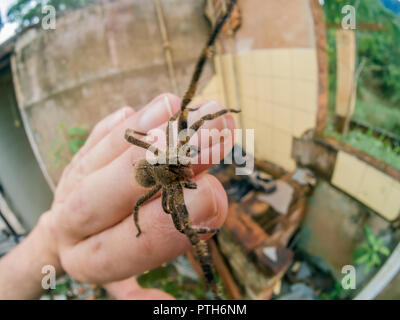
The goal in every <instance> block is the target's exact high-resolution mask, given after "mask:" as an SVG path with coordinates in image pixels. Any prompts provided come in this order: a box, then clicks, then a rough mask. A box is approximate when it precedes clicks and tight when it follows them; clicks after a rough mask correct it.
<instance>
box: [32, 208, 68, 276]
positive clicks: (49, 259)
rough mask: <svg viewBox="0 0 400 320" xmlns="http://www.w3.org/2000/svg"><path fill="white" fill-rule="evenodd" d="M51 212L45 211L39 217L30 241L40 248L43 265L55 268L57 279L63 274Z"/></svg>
mask: <svg viewBox="0 0 400 320" xmlns="http://www.w3.org/2000/svg"><path fill="white" fill-rule="evenodd" d="M52 221H53V219H52V212H51V211H47V212H45V213H43V214H42V215H41V217H40V218H39V221H38V223H37V225H36V227H35V228H34V229H33V230H32V232H31V233H32V238H33V239H32V240H33V241H34V242H36V243H37V245H38V246H40V248H41V249H40V253H41V256H42V258H41V260H42V261H43V262H46V263H44V265H51V266H53V267H54V268H55V270H56V274H57V277H59V276H61V275H63V274H64V271H63V269H62V266H61V262H60V255H59V250H58V245H57V239H56V235H57V233H56V232H57V230H55V228H54V227H53V224H52Z"/></svg>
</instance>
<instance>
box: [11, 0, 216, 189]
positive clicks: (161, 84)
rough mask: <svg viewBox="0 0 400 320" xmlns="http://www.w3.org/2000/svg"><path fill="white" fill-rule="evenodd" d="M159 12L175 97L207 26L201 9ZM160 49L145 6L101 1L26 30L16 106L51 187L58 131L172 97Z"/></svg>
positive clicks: (179, 3)
mask: <svg viewBox="0 0 400 320" xmlns="http://www.w3.org/2000/svg"><path fill="white" fill-rule="evenodd" d="M162 5H163V11H164V15H165V21H166V26H167V30H168V34H169V40H170V46H171V48H172V55H173V60H174V64H175V68H176V76H177V82H178V84H179V86H180V92H178V94H181V93H182V90H184V89H186V86H187V84H188V82H189V77H190V76H191V74H192V72H193V64H194V62H195V61H196V59H197V57H198V55H199V53H200V51H201V48H202V46H203V44H204V43H205V40H206V38H207V34H208V32H209V26H208V23H207V21H206V19H205V18H204V16H203V12H204V10H203V2H202V1H198V0H164V1H162ZM163 45H164V43H163V40H162V37H161V33H160V28H159V25H158V21H157V15H156V10H155V7H154V3H153V1H148V0H134V1H133V0H121V1H111V0H107V1H102V2H100V3H98V4H95V5H92V6H89V7H86V8H83V9H81V10H77V11H74V12H70V13H68V14H66V15H64V16H63V17H60V18H58V19H57V28H56V30H48V31H45V30H41V29H30V30H28V31H27V32H25V33H24V34H22V35H21V36H20V37H19V38H18V40H17V43H16V46H15V54H14V57H13V74H14V82H15V88H16V92H17V98H18V103H19V106H20V108H21V109H22V111H23V112H24V113H25V114H26V116H27V123H28V125H29V127H30V130H31V132H32V136H33V137H34V139H35V141H36V143H37V145H38V148H39V154H40V157H41V158H42V159H43V162H44V165H45V167H46V168H47V170H48V171H49V175H50V176H51V178H52V179H53V180H54V181H57V180H58V178H59V176H60V174H61V171H62V168H56V167H55V166H54V165H53V161H52V159H51V156H50V154H51V150H52V147H51V146H52V144H53V143H54V140H55V137H56V132H57V128H58V126H59V124H60V123H64V124H65V125H66V127H71V126H81V125H84V124H87V125H88V126H89V127H91V126H93V125H94V124H95V123H96V122H97V121H98V120H100V119H101V118H103V117H104V116H105V115H107V114H109V113H110V112H112V111H113V110H116V109H118V108H120V107H122V106H124V105H130V106H132V107H134V108H136V109H139V108H141V107H142V106H143V105H144V104H145V103H147V102H148V101H149V100H151V99H152V98H153V97H154V96H156V95H158V94H160V93H163V92H171V91H172V85H171V82H170V79H169V76H168V72H167V65H166V59H165V54H164V46H163ZM207 72H208V75H210V74H211V67H210V65H208V67H207ZM207 72H206V75H205V77H204V79H205V80H206V79H207ZM121 139H123V137H121Z"/></svg>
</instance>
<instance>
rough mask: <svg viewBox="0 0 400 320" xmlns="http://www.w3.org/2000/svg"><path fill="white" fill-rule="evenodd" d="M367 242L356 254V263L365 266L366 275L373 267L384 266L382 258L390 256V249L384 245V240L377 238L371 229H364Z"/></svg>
mask: <svg viewBox="0 0 400 320" xmlns="http://www.w3.org/2000/svg"><path fill="white" fill-rule="evenodd" d="M364 233H365V237H366V241H365V242H364V243H363V244H362V245H361V246H360V248H358V249H356V250H355V252H354V262H355V263H356V264H357V265H365V273H366V274H368V273H369V271H370V270H371V269H372V268H373V267H379V266H380V265H381V264H382V259H381V257H382V256H389V255H390V250H389V248H387V247H385V246H384V245H383V240H382V238H379V237H377V236H375V235H374V234H373V233H372V231H371V229H370V228H369V227H368V226H366V227H365V228H364Z"/></svg>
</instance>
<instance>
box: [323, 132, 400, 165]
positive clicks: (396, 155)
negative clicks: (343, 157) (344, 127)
mask: <svg viewBox="0 0 400 320" xmlns="http://www.w3.org/2000/svg"><path fill="white" fill-rule="evenodd" d="M325 133H326V134H327V135H329V136H332V137H334V138H336V139H337V140H339V141H341V142H344V143H347V144H349V145H351V146H353V147H355V148H357V149H359V150H361V151H363V152H365V153H367V154H369V155H371V156H373V157H376V158H378V159H381V160H382V161H384V162H386V163H388V164H390V165H391V166H392V167H394V168H397V169H399V170H400V146H397V147H395V148H392V146H391V144H390V143H389V142H386V141H385V138H386V137H385V136H384V135H381V136H380V137H379V138H378V137H375V136H374V134H373V132H372V130H369V131H368V132H366V133H364V132H363V131H361V130H356V129H354V130H351V131H349V132H348V134H347V135H346V136H344V135H342V134H341V133H338V132H337V131H335V130H334V129H333V125H332V124H329V125H328V127H327V129H326V131H325Z"/></svg>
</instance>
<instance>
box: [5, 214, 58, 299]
mask: <svg viewBox="0 0 400 320" xmlns="http://www.w3.org/2000/svg"><path fill="white" fill-rule="evenodd" d="M49 216H51V212H46V213H44V214H43V215H42V217H41V218H40V219H39V222H38V223H37V225H36V226H35V228H34V229H33V230H32V231H31V232H30V233H29V235H28V236H27V237H26V238H25V239H24V240H23V241H22V242H21V243H20V244H19V245H18V246H17V247H15V248H14V249H13V250H11V251H10V252H9V253H7V254H6V255H5V256H4V257H3V258H2V259H1V260H0V299H33V298H38V297H40V295H41V294H42V293H43V291H44V288H43V286H42V280H43V278H44V277H45V276H46V274H47V273H45V274H43V270H44V269H43V267H44V266H48V265H50V266H52V267H54V271H55V277H58V276H60V275H62V274H63V270H62V268H61V263H60V259H59V255H58V252H57V251H58V250H57V243H56V241H55V239H54V237H53V236H54V233H53V232H52V230H53V229H52V227H51V224H50V222H51V219H49Z"/></svg>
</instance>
